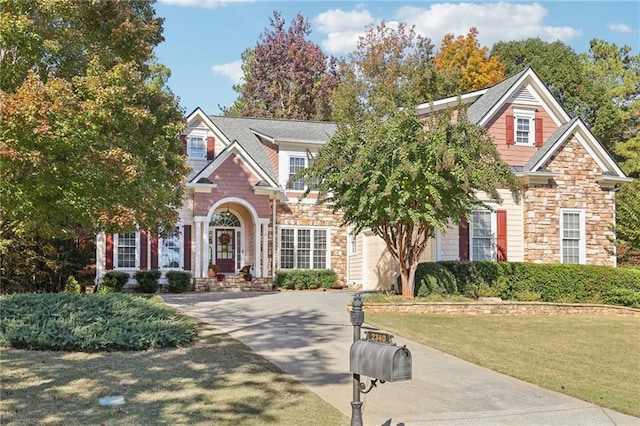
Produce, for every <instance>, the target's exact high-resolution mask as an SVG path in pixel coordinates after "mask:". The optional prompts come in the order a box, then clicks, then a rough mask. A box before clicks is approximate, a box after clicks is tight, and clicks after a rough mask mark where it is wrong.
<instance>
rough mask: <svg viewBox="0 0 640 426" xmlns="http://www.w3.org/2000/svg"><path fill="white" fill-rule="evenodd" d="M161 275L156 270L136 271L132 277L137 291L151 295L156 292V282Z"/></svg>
mask: <svg viewBox="0 0 640 426" xmlns="http://www.w3.org/2000/svg"><path fill="white" fill-rule="evenodd" d="M161 275H162V273H161V272H160V271H158V270H149V271H136V273H135V274H133V277H134V278H135V279H136V281H137V282H138V290H139V291H141V292H143V293H148V294H153V293H155V292H157V291H158V280H159V279H160V276H161Z"/></svg>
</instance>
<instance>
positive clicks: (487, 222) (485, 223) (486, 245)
mask: <svg viewBox="0 0 640 426" xmlns="http://www.w3.org/2000/svg"><path fill="white" fill-rule="evenodd" d="M469 231H470V236H471V260H495V238H494V234H495V233H494V230H493V218H492V213H491V212H490V211H486V210H484V211H476V212H473V213H472V214H471V226H470V229H469Z"/></svg>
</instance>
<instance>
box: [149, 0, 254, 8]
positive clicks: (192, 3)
mask: <svg viewBox="0 0 640 426" xmlns="http://www.w3.org/2000/svg"><path fill="white" fill-rule="evenodd" d="M254 1H255V0H159V2H160V3H164V4H167V5H170V6H179V7H201V8H205V9H215V8H217V7H225V6H227V5H229V4H230V3H253V2H254Z"/></svg>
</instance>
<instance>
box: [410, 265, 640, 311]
mask: <svg viewBox="0 0 640 426" xmlns="http://www.w3.org/2000/svg"><path fill="white" fill-rule="evenodd" d="M435 265H439V267H438V266H435ZM441 267H442V268H444V269H446V270H447V271H448V272H449V273H450V274H451V275H447V274H444V273H443V272H442V271H441ZM451 276H452V277H453V278H454V281H455V285H452V284H451ZM415 282H416V286H414V288H417V289H416V293H418V294H420V293H421V292H422V293H426V294H438V293H441V292H443V291H445V290H446V294H462V295H464V296H467V297H472V298H476V297H479V296H497V297H501V298H503V299H507V300H541V301H544V302H563V303H605V304H616V305H621V306H629V307H634V308H640V269H637V268H613V267H608V266H596V265H569V264H560V263H555V264H549V263H546V264H542V263H522V262H458V261H444V262H437V263H436V262H429V263H422V264H420V265H418V269H417V270H416V279H415ZM421 289H422V290H421ZM420 295H422V294H420Z"/></svg>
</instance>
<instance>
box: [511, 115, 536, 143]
mask: <svg viewBox="0 0 640 426" xmlns="http://www.w3.org/2000/svg"><path fill="white" fill-rule="evenodd" d="M535 118H536V111H535V110H534V109H521V108H514V109H513V143H514V144H516V145H522V146H534V145H535V142H536V120H535ZM518 120H523V121H527V122H528V123H529V132H528V135H527V141H526V142H522V141H518Z"/></svg>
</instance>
